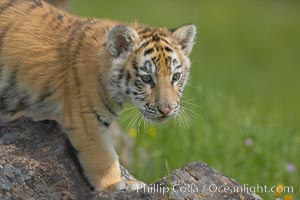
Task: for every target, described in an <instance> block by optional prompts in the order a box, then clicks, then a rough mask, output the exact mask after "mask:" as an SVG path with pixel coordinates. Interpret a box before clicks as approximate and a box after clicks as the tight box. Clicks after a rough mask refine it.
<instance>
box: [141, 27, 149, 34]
mask: <svg viewBox="0 0 300 200" xmlns="http://www.w3.org/2000/svg"><path fill="white" fill-rule="evenodd" d="M148 32H151V29H150V28H144V29H142V30H141V31H139V34H141V35H142V34H145V33H148Z"/></svg>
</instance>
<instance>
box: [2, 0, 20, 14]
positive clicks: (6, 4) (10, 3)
mask: <svg viewBox="0 0 300 200" xmlns="http://www.w3.org/2000/svg"><path fill="white" fill-rule="evenodd" d="M15 1H17V0H10V1H7V2H6V3H5V4H3V5H2V6H1V7H0V14H2V13H3V12H5V10H7V9H8V8H10V7H11V6H12V5H13V3H14V2H15Z"/></svg>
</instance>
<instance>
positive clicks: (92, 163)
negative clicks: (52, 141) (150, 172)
mask: <svg viewBox="0 0 300 200" xmlns="http://www.w3.org/2000/svg"><path fill="white" fill-rule="evenodd" d="M63 124H64V126H65V128H66V129H67V134H68V137H69V139H70V141H71V143H72V145H73V146H74V148H75V149H76V150H77V151H78V157H79V160H80V163H81V165H82V168H83V170H84V172H85V174H86V176H87V178H88V180H89V181H90V183H91V184H92V185H93V186H94V187H95V188H96V189H97V190H101V189H111V190H123V189H129V190H134V189H137V188H138V187H139V188H140V187H141V184H142V185H144V184H143V183H141V182H139V181H122V180H121V171H120V166H119V161H118V156H117V154H116V152H115V150H114V148H113V146H112V145H111V143H110V140H109V138H108V135H107V132H106V130H105V129H106V128H107V127H102V126H101V124H99V122H98V120H97V117H96V115H95V114H94V113H83V114H82V113H80V114H79V113H77V114H75V113H73V114H72V115H67V116H65V117H64V123H63Z"/></svg>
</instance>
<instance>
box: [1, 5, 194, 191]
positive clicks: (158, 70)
mask: <svg viewBox="0 0 300 200" xmlns="http://www.w3.org/2000/svg"><path fill="white" fill-rule="evenodd" d="M195 34H196V28H195V25H184V26H181V27H179V28H177V29H175V30H169V29H166V28H151V27H148V26H145V25H141V24H137V23H135V24H125V23H122V22H118V21H112V20H108V19H92V18H81V17H76V16H73V15H71V14H68V13H66V12H65V11H62V10H59V9H57V8H54V7H53V6H51V5H50V4H48V3H46V2H44V1H41V0H0V118H2V119H7V120H13V119H16V118H18V117H20V116H27V117H31V118H35V119H38V120H42V119H54V120H56V121H57V122H59V123H60V124H61V125H62V126H63V127H64V130H65V131H66V133H67V135H68V138H69V140H70V141H71V143H72V145H73V146H74V148H75V149H76V150H77V151H78V157H79V160H80V162H81V165H82V168H83V170H84V172H85V174H86V176H87V178H88V180H89V182H90V183H91V185H92V186H94V187H95V188H96V189H98V190H101V189H112V190H122V189H129V190H130V189H131V190H133V189H135V188H137V187H138V186H139V184H140V183H141V182H139V181H129V180H121V175H120V166H119V162H118V156H117V154H116V152H115V150H114V148H113V146H112V145H111V143H110V141H109V139H108V135H107V129H108V127H109V126H110V124H111V122H112V121H113V120H114V119H116V118H117V117H118V113H119V111H120V110H121V108H122V104H123V103H124V102H126V101H128V102H131V103H132V104H133V105H135V106H136V107H137V108H138V109H139V110H140V112H141V113H142V115H143V117H144V118H146V119H147V120H149V121H151V122H164V121H166V120H167V119H169V118H170V117H173V116H175V115H176V114H177V113H178V112H179V107H180V105H179V102H180V97H181V95H182V91H183V87H184V85H185V83H186V81H187V79H188V75H189V71H190V60H189V58H188V55H189V54H190V53H191V50H192V47H193V44H194V38H195Z"/></svg>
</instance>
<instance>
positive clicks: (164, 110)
mask: <svg viewBox="0 0 300 200" xmlns="http://www.w3.org/2000/svg"><path fill="white" fill-rule="evenodd" d="M157 110H158V111H159V112H160V113H161V114H163V115H165V116H168V115H169V114H170V113H171V112H172V111H173V109H172V108H171V106H170V105H166V106H157Z"/></svg>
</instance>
